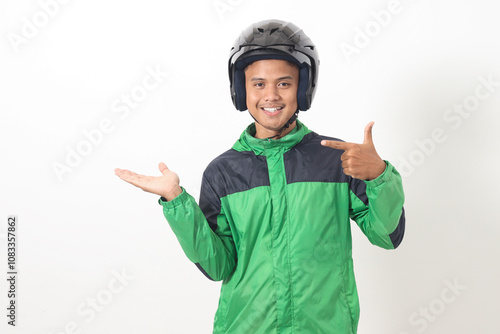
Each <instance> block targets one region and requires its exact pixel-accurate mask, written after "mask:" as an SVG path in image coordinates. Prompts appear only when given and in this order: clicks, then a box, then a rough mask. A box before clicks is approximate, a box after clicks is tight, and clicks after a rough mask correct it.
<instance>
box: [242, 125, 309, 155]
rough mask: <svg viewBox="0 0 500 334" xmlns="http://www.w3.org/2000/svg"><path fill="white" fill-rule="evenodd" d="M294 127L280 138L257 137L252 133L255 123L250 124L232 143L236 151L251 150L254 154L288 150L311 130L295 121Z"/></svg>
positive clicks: (254, 131)
mask: <svg viewBox="0 0 500 334" xmlns="http://www.w3.org/2000/svg"><path fill="white" fill-rule="evenodd" d="M296 122H297V124H296V125H295V128H293V129H292V131H290V132H289V133H288V134H287V135H286V136H285V137H283V138H280V139H258V138H255V137H254V135H255V133H256V130H255V123H252V124H250V125H249V126H248V127H247V128H246V129H245V131H243V133H242V134H241V136H240V139H238V140H237V141H236V143H235V144H234V145H233V149H234V150H236V151H239V152H241V151H252V152H254V153H255V154H256V155H266V153H267V152H269V150H274V149H279V148H281V149H283V151H284V152H286V151H289V150H290V149H291V148H292V147H294V146H295V145H297V144H298V143H299V142H300V141H301V140H302V138H303V137H304V136H305V135H306V134H308V133H309V132H311V130H309V129H308V128H307V127H306V126H305V125H304V124H303V123H302V122H300V121H299V120H297V121H296Z"/></svg>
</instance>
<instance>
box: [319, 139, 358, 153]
mask: <svg viewBox="0 0 500 334" xmlns="http://www.w3.org/2000/svg"><path fill="white" fill-rule="evenodd" d="M321 145H323V146H328V147H331V148H335V149H337V150H344V151H345V150H347V149H349V148H351V147H352V146H353V145H355V144H353V143H347V142H343V141H337V140H322V141H321Z"/></svg>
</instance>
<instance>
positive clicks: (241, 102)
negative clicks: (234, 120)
mask: <svg viewBox="0 0 500 334" xmlns="http://www.w3.org/2000/svg"><path fill="white" fill-rule="evenodd" d="M234 88H235V89H234V92H235V96H234V101H233V102H234V105H235V107H236V109H238V110H239V111H245V110H247V92H246V83H245V70H244V69H241V70H236V71H235V72H234Z"/></svg>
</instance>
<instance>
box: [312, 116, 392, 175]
mask: <svg viewBox="0 0 500 334" xmlns="http://www.w3.org/2000/svg"><path fill="white" fill-rule="evenodd" d="M373 124H375V123H374V122H370V123H368V125H367V126H366V128H365V138H364V140H363V144H355V143H347V142H341V141H334V140H323V141H322V142H321V145H323V146H328V147H331V148H334V149H338V150H344V151H345V152H344V153H343V154H342V155H341V157H340V159H341V160H342V168H343V169H344V174H346V175H350V176H352V177H354V178H356V179H361V180H366V181H369V180H373V179H376V178H377V177H379V176H380V175H381V174H382V173H383V172H384V170H385V167H386V164H385V161H384V160H382V159H381V158H380V156H379V155H378V153H377V151H376V150H375V145H373V139H372V128H373Z"/></svg>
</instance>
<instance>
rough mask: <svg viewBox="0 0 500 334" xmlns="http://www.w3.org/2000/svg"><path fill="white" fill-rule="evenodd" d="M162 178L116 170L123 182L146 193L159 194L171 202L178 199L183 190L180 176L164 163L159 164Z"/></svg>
mask: <svg viewBox="0 0 500 334" xmlns="http://www.w3.org/2000/svg"><path fill="white" fill-rule="evenodd" d="M158 168H159V169H160V172H161V173H162V175H161V176H146V175H140V174H137V173H134V172H131V171H129V170H127V169H120V168H116V169H115V174H116V175H117V176H118V177H119V178H120V179H122V180H124V181H127V182H128V183H130V184H133V185H134V186H136V187H138V188H141V189H142V190H144V191H147V192H150V193H153V194H157V195H160V196H163V197H165V198H166V199H167V200H169V201H171V200H172V199H174V198H175V197H177V196H178V195H179V194H180V193H181V192H182V189H181V188H180V186H179V176H177V174H176V173H174V172H172V171H170V169H168V167H167V165H165V164H164V163H163V162H160V163H159V164H158Z"/></svg>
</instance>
